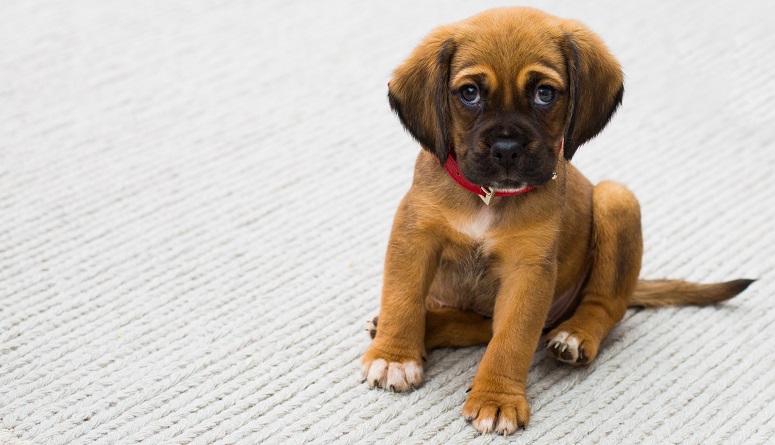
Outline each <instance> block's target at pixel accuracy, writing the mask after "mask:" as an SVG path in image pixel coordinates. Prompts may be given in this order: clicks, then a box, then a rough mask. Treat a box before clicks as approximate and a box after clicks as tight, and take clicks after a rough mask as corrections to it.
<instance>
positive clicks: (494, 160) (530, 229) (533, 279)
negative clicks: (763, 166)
mask: <svg viewBox="0 0 775 445" xmlns="http://www.w3.org/2000/svg"><path fill="white" fill-rule="evenodd" d="M622 81H623V77H622V71H621V68H620V66H619V63H618V62H617V61H616V59H615V58H614V57H613V56H612V55H611V53H610V52H609V51H608V49H607V48H606V46H605V45H604V44H603V42H602V41H601V40H600V38H599V37H598V36H597V35H595V34H594V33H592V32H591V31H590V30H589V29H587V28H586V27H585V26H584V25H583V24H581V23H579V22H576V21H572V20H564V19H560V18H557V17H553V16H551V15H548V14H545V13H543V12H540V11H537V10H534V9H527V8H504V9H494V10H490V11H486V12H484V13H481V14H479V15H476V16H474V17H472V18H470V19H468V20H464V21H462V22H459V23H456V24H453V25H449V26H442V27H440V28H438V29H436V30H434V31H433V32H432V33H431V34H430V35H429V36H428V37H427V38H425V40H424V41H423V42H422V43H421V44H420V46H419V47H417V48H416V49H415V50H414V52H413V53H412V54H411V56H410V57H409V59H408V60H407V61H406V62H405V63H404V64H403V65H401V66H399V67H398V68H397V69H396V71H395V73H394V76H393V79H392V81H391V82H390V84H389V94H388V98H389V101H390V105H391V107H392V109H393V110H394V111H395V112H396V113H397V114H398V117H399V119H400V120H401V123H402V124H403V126H404V127H405V128H406V130H408V132H409V133H410V134H411V135H412V136H413V137H414V138H415V139H416V140H417V141H418V142H419V143H420V144H421V145H422V148H423V149H424V150H423V151H421V153H420V155H419V156H418V158H417V163H416V166H415V173H414V181H413V183H412V186H411V188H410V189H409V192H408V193H407V194H406V196H405V197H404V199H403V200H402V201H401V204H400V206H399V208H398V211H397V213H396V216H395V222H394V224H393V229H392V232H391V235H390V241H389V243H388V249H387V258H386V260H385V271H384V284H383V293H382V307H381V310H380V313H379V318H378V320H377V319H375V323H374V324H375V326H376V324H377V322H378V328H376V329H374V331H376V332H374V331H373V332H372V334H373V338H374V339H373V342H372V344H371V346H370V347H369V348H368V350H367V351H366V353H365V356H364V357H363V373H364V376H365V377H366V380H367V382H368V384H369V385H370V386H373V387H380V388H385V389H389V390H391V391H407V390H410V389H412V388H415V387H417V386H418V385H419V384H420V382H421V379H422V371H423V365H422V363H423V360H424V358H425V354H426V351H428V350H429V349H431V348H435V347H440V346H471V345H476V344H488V346H487V350H486V352H485V354H484V357H483V358H482V362H481V364H480V365H479V369H478V371H477V373H476V377H475V378H474V380H473V382H472V384H471V386H470V388H469V391H470V392H469V394H468V399H467V401H466V403H465V405H464V406H463V416H464V418H465V419H466V420H467V421H470V422H472V423H473V426H474V428H476V429H477V430H478V431H480V432H482V433H487V432H492V431H495V432H498V433H500V434H504V435H505V434H511V433H513V432H514V431H515V430H516V429H517V428H525V427H526V426H527V424H528V421H529V419H530V406H529V404H528V400H527V398H526V396H525V387H526V379H527V374H528V368H529V366H530V362H531V359H532V357H533V353H534V351H535V348H536V345H537V343H538V342H539V339H540V337H541V335H542V333H543V332H548V334H547V335H546V339H547V340H546V348H547V349H548V351H549V353H550V354H551V355H552V356H553V357H555V358H556V359H558V360H560V361H562V362H566V363H569V364H571V365H587V364H589V363H590V362H591V361H592V360H594V359H595V356H596V355H597V353H598V347H599V345H600V342H601V340H603V338H604V337H605V336H606V335H607V334H608V332H609V331H610V330H611V328H612V327H613V326H614V324H615V323H616V322H617V321H619V320H620V319H621V318H622V316H623V315H624V313H625V310H626V308H627V307H628V306H644V307H654V306H662V305H683V304H698V305H702V304H710V303H715V302H718V301H722V300H725V299H727V298H730V297H732V296H734V295H736V294H738V293H739V292H742V291H743V290H744V289H745V288H746V287H747V286H748V285H749V284H750V283H751V280H735V281H730V282H726V283H718V284H709V285H701V284H695V283H687V282H684V281H638V274H639V272H640V267H641V256H642V253H643V245H642V235H641V218H640V208H639V205H638V201H637V200H636V199H635V196H634V195H633V194H632V193H631V192H630V191H629V190H628V189H627V188H625V187H624V186H622V185H619V184H616V183H614V182H602V183H600V184H597V185H593V184H592V183H590V182H589V180H587V178H585V177H584V176H583V175H582V174H581V173H580V172H579V171H578V170H576V168H575V167H573V166H572V165H571V164H570V163H569V161H570V159H571V158H572V157H573V155H574V154H575V153H576V150H577V149H578V147H579V146H580V145H582V144H583V143H585V142H587V141H588V140H589V139H591V138H592V137H594V136H595V135H597V134H598V133H599V132H600V131H601V130H602V129H603V127H605V125H606V124H607V123H608V121H609V119H610V118H611V116H612V115H613V113H614V112H615V111H616V108H617V107H618V105H619V104H620V103H621V101H622V94H623V92H624V88H623V83H622Z"/></svg>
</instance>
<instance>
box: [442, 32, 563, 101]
mask: <svg viewBox="0 0 775 445" xmlns="http://www.w3.org/2000/svg"><path fill="white" fill-rule="evenodd" d="M561 39H562V33H561V32H560V30H559V27H556V26H551V24H549V26H547V24H546V23H537V22H531V21H529V20H500V21H493V22H491V23H488V22H485V23H478V22H474V23H467V24H465V25H464V26H463V27H461V29H460V32H459V33H458V36H457V38H456V45H455V53H454V57H453V58H452V61H451V66H450V68H451V69H450V81H451V84H452V86H453V87H459V86H461V85H462V84H463V83H465V82H466V81H471V80H473V81H480V82H481V84H484V85H486V86H487V88H488V89H491V90H503V92H504V93H506V92H507V91H506V90H514V89H516V90H517V92H518V91H520V90H522V89H524V88H526V87H527V86H528V85H529V84H530V83H531V80H532V79H535V78H540V79H541V81H547V82H549V83H550V84H552V86H554V87H555V88H557V89H564V87H565V83H566V79H567V75H566V74H567V73H566V63H565V56H564V55H563V53H562V49H561Z"/></svg>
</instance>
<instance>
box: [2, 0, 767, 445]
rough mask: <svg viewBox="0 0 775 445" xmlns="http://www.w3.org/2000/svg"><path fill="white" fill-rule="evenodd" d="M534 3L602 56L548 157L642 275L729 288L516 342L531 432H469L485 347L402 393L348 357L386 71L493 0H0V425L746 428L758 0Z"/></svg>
mask: <svg viewBox="0 0 775 445" xmlns="http://www.w3.org/2000/svg"><path fill="white" fill-rule="evenodd" d="M534 4H535V5H537V6H538V7H540V8H542V9H546V10H549V11H550V12H553V13H555V14H558V15H561V16H566V17H574V18H578V19H581V20H582V21H584V22H586V23H587V24H588V25H590V27H592V28H593V29H594V30H596V31H597V32H598V33H599V34H600V35H602V37H603V38H604V40H605V41H606V42H607V43H608V44H609V46H610V47H611V49H612V51H613V52H614V54H616V55H617V56H618V58H619V59H620V61H621V62H622V64H623V66H624V71H625V73H626V75H627V79H626V90H627V91H626V94H625V97H624V106H623V107H622V108H621V109H620V111H619V112H618V114H617V115H616V116H615V117H614V119H613V121H612V122H611V125H610V126H609V127H608V128H607V129H606V130H605V131H604V132H603V134H602V135H601V136H600V137H598V138H597V139H595V140H594V141H592V142H591V143H589V144H588V145H587V146H584V147H582V149H581V150H580V151H579V153H578V154H577V156H576V158H575V160H574V162H575V164H576V165H577V166H579V167H580V168H581V170H582V171H584V172H585V173H586V174H587V175H588V176H589V177H590V178H591V179H592V180H594V181H599V180H602V179H604V178H610V179H614V180H617V181H620V182H623V183H625V184H627V185H628V186H629V187H630V188H631V189H633V190H634V191H635V192H636V194H637V195H638V196H639V198H640V200H641V204H642V207H643V215H644V232H645V240H646V253H645V259H644V269H643V276H644V277H651V278H660V277H683V278H689V279H693V280H698V281H704V282H709V281H714V280H724V279H731V278H738V277H751V278H759V281H758V282H757V283H755V284H754V285H753V286H751V288H750V289H749V290H747V291H746V292H745V293H744V294H742V295H741V296H740V297H738V298H736V299H734V300H732V301H730V302H728V303H726V304H724V305H721V306H718V307H711V308H679V309H674V308H671V309H661V310H643V311H633V310H630V311H628V313H627V315H626V317H625V319H624V320H623V321H622V322H621V323H620V324H619V325H618V327H617V328H615V329H614V331H613V332H612V333H611V335H610V337H609V338H608V339H607V340H606V341H605V342H604V343H603V346H602V351H601V353H600V355H599V357H598V358H597V360H596V362H595V363H594V364H593V365H591V366H590V367H589V368H588V369H572V368H570V367H567V366H564V365H561V364H558V363H556V362H554V361H553V360H551V359H549V358H547V357H546V354H545V353H544V352H542V351H539V352H538V353H537V354H536V357H535V360H534V363H533V366H532V368H531V371H530V381H529V385H528V397H529V399H530V400H531V403H532V406H533V417H532V422H531V425H530V427H529V428H528V429H527V431H525V432H519V433H517V434H516V435H515V436H513V437H509V438H507V439H504V438H502V437H498V436H479V435H478V434H476V432H475V431H474V430H473V428H471V427H470V426H469V425H467V424H466V423H465V422H464V421H463V419H462V417H461V415H460V410H461V407H462V405H463V402H464V400H465V390H466V387H467V384H468V383H469V382H470V381H471V379H472V378H473V376H474V373H475V370H476V365H477V363H478V361H479V359H480V358H481V356H482V354H483V351H484V349H483V348H466V349H459V350H452V349H443V350H438V351H435V352H433V353H432V354H430V358H429V363H428V365H427V379H426V382H425V384H424V385H423V386H422V388H420V389H419V390H417V391H415V392H413V393H411V394H404V395H396V394H389V393H386V392H382V391H376V390H369V389H367V387H366V385H365V384H362V383H361V377H360V375H359V370H360V365H359V360H360V355H361V354H362V353H363V351H364V350H365V348H366V347H367V345H368V343H369V339H368V336H367V334H366V333H365V332H364V331H363V329H364V328H365V325H364V322H365V320H366V319H367V318H369V317H371V316H373V315H374V314H376V313H377V312H378V310H379V295H380V286H381V279H382V263H383V259H384V252H385V246H386V242H387V237H388V234H389V230H390V225H391V220H392V216H393V212H394V210H395V209H396V206H397V204H398V202H399V200H400V199H401V197H402V195H403V194H404V193H405V191H406V190H407V188H408V185H409V183H410V180H411V174H412V166H413V160H414V157H415V156H416V153H417V150H418V147H417V145H416V144H415V143H414V142H412V141H411V140H410V138H409V137H408V136H407V135H406V134H405V133H404V131H403V130H402V129H401V128H400V125H399V123H398V121H397V119H396V118H395V117H394V116H393V115H392V114H391V113H390V111H389V109H388V104H387V100H386V97H385V95H386V87H385V84H386V82H387V80H388V79H389V77H390V72H391V70H392V69H393V68H394V67H395V66H396V65H397V64H398V63H399V62H400V61H401V60H402V59H403V58H404V57H406V56H407V55H408V53H409V52H410V50H411V49H412V48H413V47H414V45H416V44H417V43H418V41H419V40H420V38H421V37H422V36H423V35H424V34H426V33H427V32H428V31H429V30H430V29H431V28H432V27H434V26H436V25H439V24H443V23H447V22H451V21H455V20H458V19H462V18H465V17H467V16H469V15H471V14H473V13H475V12H478V11H480V10H482V9H485V8H487V7H489V6H491V4H489V3H488V4H485V3H483V2H476V3H474V2H466V1H462V0H453V1H450V0H446V1H443V2H442V1H433V2H419V1H390V2H365V1H355V0H353V1H350V2H295V1H268V0H261V1H227V2H215V1H213V2H201V1H182V0H181V1H168V2H159V1H151V0H137V1H131V2H118V1H97V0H94V1H70V2H55V1H50V2H40V1H37V0H23V1H10V0H5V1H3V2H2V4H1V5H0V215H1V216H0V443H3V444H12V445H18V444H25V445H27V444H40V445H44V444H45V445H48V444H51V445H56V444H108V443H110V444H112V443H135V442H142V443H146V444H157V443H165V444H166V443H173V444H174V443H191V444H208V443H217V444H230V443H245V444H255V443H289V444H296V443H303V442H314V443H344V444H347V443H373V442H379V443H386V444H409V443H438V444H457V443H474V444H483V443H507V442H508V443H516V444H521V443H544V444H562V443H569V444H586V443H606V444H634V443H682V444H762V443H773V442H772V441H773V434H775V429H774V426H775V419H773V416H774V415H775V354H773V347H772V339H773V337H774V336H775V326H774V325H773V323H774V322H775V298H773V292H774V291H775V284H773V279H774V278H775V249H774V248H773V244H775V235H773V223H772V221H773V220H775V200H773V197H772V190H773V188H774V187H775V146H774V145H773V139H774V138H775V112H774V110H775V107H773V101H775V76H774V75H773V73H775V54H773V51H772V50H773V46H774V45H775V37H773V34H772V32H771V29H770V28H771V25H772V21H771V19H772V17H773V16H775V14H774V12H775V8H773V5H775V4H773V3H771V2H769V3H767V2H761V1H756V2H754V1H747V2H744V1H734V2H712V6H709V5H708V3H707V2H663V3H662V4H661V5H652V4H651V3H650V2H649V3H646V2H637V3H635V2H618V1H608V2H595V3H594V5H590V4H587V2H584V4H583V5H577V4H575V3H570V2H565V3H562V4H556V3H546V4H543V3H534Z"/></svg>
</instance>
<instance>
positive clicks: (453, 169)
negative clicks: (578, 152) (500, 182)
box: [444, 139, 565, 205]
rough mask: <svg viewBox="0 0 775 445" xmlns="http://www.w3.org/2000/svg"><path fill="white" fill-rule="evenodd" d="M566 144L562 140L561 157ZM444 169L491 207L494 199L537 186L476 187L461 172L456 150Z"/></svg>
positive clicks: (518, 193)
mask: <svg viewBox="0 0 775 445" xmlns="http://www.w3.org/2000/svg"><path fill="white" fill-rule="evenodd" d="M564 142H565V139H561V140H560V149H559V156H560V157H562V149H563V144H564ZM444 169H445V170H446V171H447V173H448V174H449V176H450V177H452V179H454V180H455V182H457V183H458V184H460V186H461V187H463V188H464V189H466V190H468V191H469V192H471V193H474V194H475V195H478V196H479V197H480V198H482V201H484V204H485V205H490V202H492V198H493V197H503V196H515V195H521V194H523V193H527V192H529V191H530V190H533V189H534V188H535V186H532V185H526V186H524V187H522V188H519V189H515V190H493V189H490V188H489V187H484V186H480V185H476V184H474V183H472V182H471V181H469V180H468V179H466V177H465V176H464V175H463V172H461V171H460V166H459V165H457V160H456V159H455V151H454V150H450V153H449V156H447V162H446V163H445V164H444ZM555 175H556V173H555ZM552 179H554V178H552Z"/></svg>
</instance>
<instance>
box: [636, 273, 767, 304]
mask: <svg viewBox="0 0 775 445" xmlns="http://www.w3.org/2000/svg"><path fill="white" fill-rule="evenodd" d="M754 281H756V280H747V279H740V280H733V281H727V282H724V283H713V284H700V283H690V282H688V281H682V280H654V281H651V280H640V281H638V285H637V286H635V292H634V293H633V294H632V296H631V297H630V299H629V301H628V302H627V305H628V306H630V307H659V306H687V305H696V306H704V305H708V304H714V303H718V302H720V301H724V300H727V299H729V298H732V297H734V296H735V295H737V294H739V293H740V292H742V291H744V290H745V289H746V288H747V287H748V286H750V285H751V283H753V282H754Z"/></svg>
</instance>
